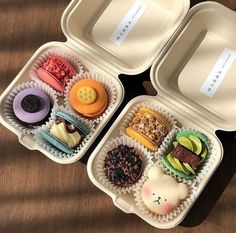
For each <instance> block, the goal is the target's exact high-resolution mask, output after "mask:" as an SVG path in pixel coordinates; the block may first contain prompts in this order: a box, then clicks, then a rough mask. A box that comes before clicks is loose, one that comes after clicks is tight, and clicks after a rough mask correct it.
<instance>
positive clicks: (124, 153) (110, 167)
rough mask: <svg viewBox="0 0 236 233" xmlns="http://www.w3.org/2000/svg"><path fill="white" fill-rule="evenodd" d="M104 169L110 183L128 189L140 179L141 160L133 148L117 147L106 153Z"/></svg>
mask: <svg viewBox="0 0 236 233" xmlns="http://www.w3.org/2000/svg"><path fill="white" fill-rule="evenodd" d="M104 169H105V174H106V176H107V178H108V179H109V181H110V182H111V183H113V184H114V185H117V186H120V187H128V186H131V185H133V184H134V183H135V182H137V180H138V179H139V178H140V176H141V174H142V160H141V159H140V156H139V155H138V154H137V153H136V152H135V150H134V148H131V147H128V146H126V145H119V146H118V147H117V148H115V149H113V150H111V151H109V152H108V153H107V157H106V158H105V162H104Z"/></svg>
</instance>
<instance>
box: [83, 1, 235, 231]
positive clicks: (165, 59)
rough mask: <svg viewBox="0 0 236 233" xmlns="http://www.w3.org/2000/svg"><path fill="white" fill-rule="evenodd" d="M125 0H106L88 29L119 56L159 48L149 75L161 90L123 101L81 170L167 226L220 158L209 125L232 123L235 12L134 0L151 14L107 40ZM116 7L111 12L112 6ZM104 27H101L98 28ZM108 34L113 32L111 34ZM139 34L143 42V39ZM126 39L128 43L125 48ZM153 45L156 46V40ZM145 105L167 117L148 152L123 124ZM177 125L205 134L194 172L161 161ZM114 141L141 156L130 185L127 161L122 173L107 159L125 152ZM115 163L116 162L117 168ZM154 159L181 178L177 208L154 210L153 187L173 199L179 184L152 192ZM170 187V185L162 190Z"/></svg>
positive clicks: (123, 205) (117, 200)
mask: <svg viewBox="0 0 236 233" xmlns="http://www.w3.org/2000/svg"><path fill="white" fill-rule="evenodd" d="M128 2H129V3H131V2H132V4H130V5H129V4H127V5H126V4H124V5H125V6H124V5H122V6H118V5H116V3H117V1H111V2H110V4H109V5H108V6H106V8H104V11H103V13H102V14H101V16H100V17H99V18H98V20H97V21H96V23H95V26H98V27H99V29H100V30H99V29H98V28H96V29H95V28H93V31H92V32H93V35H98V39H97V43H98V44H100V45H102V46H103V48H105V49H106V50H107V51H109V52H111V53H112V54H116V53H117V56H119V57H121V59H122V60H123V61H124V60H125V59H124V57H126V55H129V56H132V55H134V54H135V52H137V53H141V54H142V52H143V51H145V52H147V53H148V52H149V51H151V50H152V49H154V51H156V52H158V55H157V58H156V60H155V62H154V64H153V65H152V68H151V81H152V84H153V86H154V87H155V89H156V90H157V91H158V93H159V94H158V96H155V97H150V96H139V97H137V98H134V99H133V100H131V101H130V102H129V103H128V104H127V105H126V107H125V108H124V109H123V111H122V112H121V114H120V115H119V116H118V118H117V120H116V121H115V122H114V124H113V125H112V127H111V128H110V129H109V131H108V132H107V133H106V135H105V136H104V138H103V139H102V141H101V142H100V143H99V145H98V146H97V148H96V149H95V151H94V152H93V153H92V155H91V156H90V158H89V161H88V166H87V170H88V175H89V177H90V179H91V181H92V182H93V183H94V184H95V185H96V186H97V187H98V188H99V189H101V190H102V191H104V192H105V193H106V194H108V195H109V196H110V197H111V198H112V200H113V202H114V205H116V206H117V207H118V208H119V209H121V210H123V211H124V212H125V213H134V214H136V215H138V216H139V217H140V218H142V219H143V220H144V221H146V222H148V223H149V224H151V225H152V226H154V227H157V228H162V229H165V228H172V227H174V226H176V225H178V224H179V223H180V222H181V221H182V220H183V219H184V217H185V216H186V214H187V213H188V211H189V210H190V208H191V207H192V205H193V204H194V202H195V201H196V199H197V198H198V196H199V195H200V193H201V192H202V190H203V189H204V187H205V186H206V184H207V182H208V181H209V179H210V178H211V176H212V175H213V173H214V171H215V170H216V168H217V167H218V165H219V164H220V162H221V160H222V158H223V148H222V145H221V143H220V141H219V140H218V138H217V137H216V135H215V131H216V130H218V129H222V130H228V131H230V130H235V126H236V111H235V107H236V102H235V92H234V90H233V89H234V86H233V85H232V84H233V83H234V76H235V74H236V46H235V44H236V37H235V36H236V35H235V33H234V28H235V26H236V14H235V12H234V11H232V10H230V9H228V8H226V7H224V6H222V5H220V4H218V3H214V2H204V3H201V4H198V5H196V6H194V7H193V8H192V9H191V10H190V11H189V12H187V6H188V1H139V3H140V5H139V8H138V9H142V7H143V5H142V4H144V5H145V7H147V8H146V9H145V10H147V11H148V10H150V11H153V10H154V12H155V14H154V15H152V14H151V13H150V14H148V16H147V17H148V21H145V20H146V18H145V16H144V17H143V18H141V19H140V21H138V22H137V25H136V27H134V29H133V31H132V32H131V33H132V35H131V33H130V35H128V36H127V38H125V39H124V38H123V39H124V41H122V42H121V43H120V42H117V41H116V40H115V41H113V40H114V37H113V34H112V33H111V31H112V29H111V28H113V30H114V28H116V27H117V26H116V27H115V25H119V26H118V28H119V27H120V26H121V25H123V23H124V20H126V19H127V17H129V14H132V10H133V9H134V8H135V4H137V1H128ZM128 5H129V6H128ZM113 7H114V9H119V10H114V9H113V12H112V13H113V14H112V13H111V10H112V8H113ZM145 10H143V11H145ZM117 11H118V13H117V14H116V13H114V12H117ZM120 11H122V13H120ZM130 12H131V13H130ZM144 14H145V13H144ZM177 15H178V16H177ZM180 15H181V16H183V15H185V18H184V20H183V21H182V23H181V24H180V25H179V23H178V25H179V27H178V29H177V30H176V31H175V33H174V34H172V36H171V38H170V40H169V41H168V43H167V44H165V46H163V44H161V43H158V42H160V41H161V40H162V38H163V37H162V36H163V35H164V34H165V33H167V34H168V33H169V32H170V31H171V29H170V28H172V26H173V25H172V26H171V22H173V21H172V20H176V19H177V18H179V17H180ZM112 17H113V18H112ZM180 18H181V17H180ZM114 21H116V23H115V22H114ZM120 22H121V23H120ZM119 23H120V24H119ZM111 25H112V26H111ZM95 26H94V27H95ZM102 26H103V28H104V31H106V32H105V33H104V34H103V31H102ZM117 30H118V29H117ZM164 32H165V33H164ZM106 33H107V34H106ZM114 33H116V31H115V32H114ZM108 35H112V36H111V37H110V38H109V37H108ZM146 35H147V36H146ZM103 36H105V37H103ZM136 36H137V37H138V39H137V37H136ZM119 37H120V36H118V38H117V40H118V39H119ZM149 37H150V41H151V42H150V43H149V40H148V38H149ZM140 38H141V39H140ZM143 38H144V41H142V39H143ZM139 39H140V40H139ZM145 39H146V40H147V41H146V42H145ZM130 44H132V48H133V49H129V45H130ZM157 44H158V49H157V47H155V46H154V45H157ZM154 47H155V48H154ZM135 48H136V49H135ZM117 50H118V51H117ZM130 50H132V51H130ZM126 53H127V54H126ZM129 56H127V59H128V57H129ZM135 57H136V56H135ZM133 61H135V59H133ZM132 64H133V63H132ZM143 108H146V109H149V110H151V111H154V112H155V113H158V114H159V115H161V116H164V117H165V118H166V119H167V120H168V121H169V122H170V128H171V129H170V131H169V133H168V134H167V136H166V137H165V139H164V140H163V141H162V143H161V145H160V146H159V147H158V149H157V151H154V152H153V151H152V150H151V149H150V148H149V149H148V148H147V146H146V144H145V142H146V139H143V138H142V139H141V140H140V137H139V136H137V134H135V135H134V133H133V134H131V133H130V131H128V129H129V128H130V124H131V127H134V125H135V124H136V122H139V120H140V119H139V120H137V117H139V118H140V117H141V116H143V115H141V116H140V113H141V114H142V113H143V111H144V110H140V109H143ZM138 114H139V115H138ZM137 124H138V123H137ZM139 127H141V129H143V128H145V122H144V120H143V121H141V123H140V125H139ZM139 130H140V129H139ZM134 131H135V130H134ZM136 132H137V131H136ZM183 132H185V135H186V132H188V133H189V132H195V135H198V133H199V132H200V133H201V134H203V135H205V136H206V137H207V138H208V140H209V143H210V147H211V148H210V149H209V154H208V158H207V159H206V160H205V161H204V163H203V164H202V165H201V167H200V169H198V170H196V174H195V176H194V178H192V179H188V177H186V176H182V177H180V176H179V175H178V172H177V173H176V172H175V171H173V170H171V169H169V168H170V166H169V165H172V164H171V163H169V165H166V163H163V157H165V156H166V157H167V156H168V154H170V152H171V151H172V150H173V143H174V142H175V141H176V140H177V137H178V135H179V133H180V134H181V133H182V135H184V133H183ZM143 134H144V133H143ZM139 135H140V134H139ZM130 136H131V137H130ZM146 136H147V134H146ZM134 138H135V139H136V140H134ZM179 143H180V142H179ZM120 145H122V146H123V145H126V146H128V147H131V148H134V150H135V152H136V153H138V154H139V155H140V157H141V158H142V159H141V160H142V162H143V163H142V166H143V174H142V175H141V176H140V177H139V179H138V181H137V180H136V183H135V182H134V183H132V182H131V184H130V186H128V187H127V184H126V183H122V182H123V181H124V178H122V175H123V174H126V173H125V172H126V171H127V168H126V167H125V169H124V173H120V170H119V169H120V166H121V165H120V164H119V163H118V162H117V161H116V160H115V158H114V157H113V161H115V162H114V163H113V162H112V161H111V160H112V159H110V157H111V155H112V154H114V155H115V154H116V155H117V156H120V153H123V152H121V151H122V150H119V151H118V152H117V150H118V149H117V148H119V146H120ZM145 146H146V147H145ZM128 153H130V152H128ZM171 153H173V152H171ZM111 158H112V157H111ZM119 158H120V157H119ZM122 159H123V158H122ZM122 161H123V160H122ZM126 163H128V162H126ZM117 164H118V165H117ZM187 165H188V164H187ZM115 166H118V167H119V169H117V170H115V168H114V167H115ZM156 166H157V167H161V168H162V170H163V173H165V174H167V175H169V176H171V177H172V178H174V179H175V181H177V182H178V183H183V184H185V185H186V186H187V187H188V191H189V192H188V195H187V196H185V198H184V199H182V200H181V201H180V202H179V203H178V205H177V206H176V207H175V209H173V210H172V211H169V212H166V213H162V214H155V213H154V212H153V209H152V205H150V203H148V201H149V202H151V201H153V200H154V201H153V202H158V204H159V200H156V199H153V198H152V197H151V195H156V194H157V193H159V195H160V197H158V198H160V199H161V198H163V197H165V196H161V195H162V194H163V193H162V192H164V194H163V195H166V196H168V198H170V200H171V198H174V197H175V196H177V195H178V189H177V188H176V189H173V185H172V186H171V187H166V185H165V184H163V187H165V188H160V189H159V190H155V192H154V191H153V190H152V188H150V186H149V188H150V189H149V190H148V191H147V189H146V187H147V186H146V185H147V183H148V182H152V181H153V180H154V178H153V177H155V176H154V175H153V172H152V173H150V172H148V171H151V169H152V167H156ZM173 166H174V165H173ZM173 166H172V167H173ZM176 166H177V165H176ZM121 167H122V166H121ZM118 170H119V171H118ZM116 172H117V173H116ZM156 177H157V175H156ZM122 179H123V180H122ZM152 179H153V180H152ZM117 180H119V182H120V183H119V182H118V181H117ZM167 183H168V182H167ZM186 186H185V187H186ZM168 188H169V190H170V191H167V193H165V191H166V189H168ZM164 189H165V191H163V190H164ZM152 191H153V193H152ZM169 192H172V194H170V193H169ZM147 193H149V194H147ZM160 193H162V194H160ZM145 195H147V196H148V195H150V196H148V197H149V199H150V200H151V201H150V200H148V201H147V200H145V199H146V198H147V196H145ZM168 198H167V197H166V199H165V201H168V200H167V199H168ZM163 202H164V201H163ZM163 208H164V207H163ZM158 211H159V210H158Z"/></svg>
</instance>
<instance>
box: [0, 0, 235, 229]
mask: <svg viewBox="0 0 236 233" xmlns="http://www.w3.org/2000/svg"><path fill="white" fill-rule="evenodd" d="M69 2H70V1H69V0H34V1H33V0H0V22H1V24H0V32H1V35H0V92H1V93H2V92H3V90H4V89H5V88H6V87H7V86H8V85H9V84H10V82H11V81H12V80H13V79H14V77H15V76H16V75H17V73H18V72H19V71H20V69H21V67H22V66H23V65H24V64H25V63H26V62H27V60H28V59H29V58H30V57H31V56H32V54H33V52H34V51H35V50H36V49H37V48H38V47H39V46H41V45H42V44H44V43H46V42H49V41H55V40H58V41H65V37H64V35H63V33H62V31H61V28H60V19H61V15H62V12H63V10H64V9H65V7H66V6H67V5H68V4H69ZM197 2H199V1H192V4H196V3H197ZM218 2H220V3H222V4H224V5H226V6H228V7H230V8H232V9H234V10H236V1H235V0H228V1H227V0H218ZM148 75H149V73H148V71H147V72H145V73H143V74H140V75H139V76H138V78H139V80H140V82H139V83H138V84H137V82H136V79H135V78H129V77H127V76H124V75H122V76H121V80H122V82H123V84H124V86H125V89H126V90H128V89H129V87H131V86H132V85H136V86H137V89H138V90H139V91H138V92H137V91H133V92H132V91H129V94H127V95H126V97H125V101H124V103H123V104H122V106H121V107H120V109H119V111H120V110H121V109H122V108H123V107H124V105H125V104H126V103H127V102H128V101H129V100H130V99H131V98H133V97H134V96H137V95H140V94H146V93H150V94H154V92H153V89H152V87H151V86H150V82H149V80H148ZM142 82H144V85H143V84H142ZM126 93H128V92H126ZM116 116H117V114H116V115H115V116H114V117H113V119H115V117H116ZM113 119H112V120H113ZM111 122H112V121H111ZM110 124H111V123H109V124H108V127H107V128H106V129H105V130H104V131H103V133H102V135H103V134H104V133H105V132H106V130H107V129H108V128H109V126H110ZM0 135H1V136H0V171H1V173H0V233H8V232H9V233H33V232H34V233H39V232H40V233H41V232H42V233H55V232H57V233H67V232H68V233H76V232H80V233H113V232H114V233H117V232H122V233H130V232H135V233H144V232H145V233H152V232H159V231H160V230H158V229H155V228H153V227H151V226H149V225H148V224H147V223H145V222H143V221H142V220H141V219H139V218H138V217H136V216H135V215H127V214H125V213H123V212H122V211H120V210H118V209H117V208H116V207H115V206H114V205H113V204H112V200H111V199H110V198H109V197H108V196H106V195H105V194H104V193H103V192H101V191H100V190H98V189H97V188H96V187H95V186H93V185H92V183H91V182H90V180H89V178H88V176H87V172H86V161H87V158H88V157H89V155H90V153H91V152H92V151H93V149H94V148H95V146H96V144H98V143H99V140H100V139H101V137H102V135H101V136H100V137H99V139H98V140H96V142H95V143H94V146H93V147H92V148H91V149H90V150H89V152H88V153H87V154H86V156H85V158H84V159H83V160H82V162H77V163H75V164H72V165H58V164H56V163H54V162H52V161H51V160H49V159H48V158H46V157H45V156H43V155H42V154H41V153H39V152H37V151H29V150H27V149H26V148H24V147H23V146H22V145H21V144H20V143H18V141H17V138H16V136H15V135H14V134H12V133H11V132H10V131H8V130H7V129H5V128H4V127H3V126H0ZM217 135H218V136H219V138H220V140H221V141H222V143H223V145H224V149H225V155H224V159H223V161H222V163H221V165H220V167H219V168H218V169H217V171H216V173H215V174H214V176H213V177H212V179H211V181H210V182H209V184H208V185H207V187H206V189H205V190H204V192H203V193H202V195H201V196H200V198H199V199H198V201H197V202H196V204H195V205H194V207H193V208H192V210H191V211H190V213H189V214H188V216H187V217H186V219H185V220H184V222H183V223H182V224H181V226H178V227H176V228H174V229H171V230H169V231H168V232H171V233H180V232H181V233H184V232H186V233H187V232H188V233H195V232H196V233H206V232H207V233H213V232H218V233H234V232H236V222H235V216H236V201H235V195H236V177H235V175H234V173H235V164H236V156H235V155H236V139H235V132H232V133H225V132H217Z"/></svg>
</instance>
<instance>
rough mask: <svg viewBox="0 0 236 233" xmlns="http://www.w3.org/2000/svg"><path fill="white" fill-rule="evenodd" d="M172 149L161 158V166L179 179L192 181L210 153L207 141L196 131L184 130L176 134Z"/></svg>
mask: <svg viewBox="0 0 236 233" xmlns="http://www.w3.org/2000/svg"><path fill="white" fill-rule="evenodd" d="M173 147H174V149H173V150H172V152H171V153H169V154H168V155H166V156H163V157H162V164H163V165H164V166H165V167H166V168H167V169H169V170H170V171H171V172H173V173H174V174H175V175H177V176H179V177H181V178H185V179H193V178H194V177H195V176H196V173H197V171H198V168H199V166H200V165H201V164H203V163H204V162H205V160H206V159H207V157H208V155H209V153H210V143H209V139H208V138H207V137H206V136H205V135H204V134H202V133H199V132H197V131H194V130H185V131H181V132H180V133H178V134H177V136H176V141H174V142H173Z"/></svg>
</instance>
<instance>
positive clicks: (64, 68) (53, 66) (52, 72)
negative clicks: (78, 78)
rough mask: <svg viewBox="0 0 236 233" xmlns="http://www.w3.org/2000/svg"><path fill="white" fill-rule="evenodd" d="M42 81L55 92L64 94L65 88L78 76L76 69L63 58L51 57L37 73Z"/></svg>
mask: <svg viewBox="0 0 236 233" xmlns="http://www.w3.org/2000/svg"><path fill="white" fill-rule="evenodd" d="M37 73H38V75H39V77H40V79H41V80H42V81H44V82H45V83H47V84H48V85H49V86H51V87H52V88H53V89H54V90H56V91H58V92H60V93H63V92H64V91H65V86H66V85H67V83H68V82H69V81H70V79H72V77H73V76H75V75H76V73H77V72H76V70H75V68H74V67H73V66H72V65H71V64H70V63H69V62H68V61H66V60H65V59H63V58H62V57H59V56H56V55H51V56H49V57H48V59H47V60H46V61H45V62H44V63H43V64H42V66H41V67H40V68H39V69H38V71H37Z"/></svg>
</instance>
